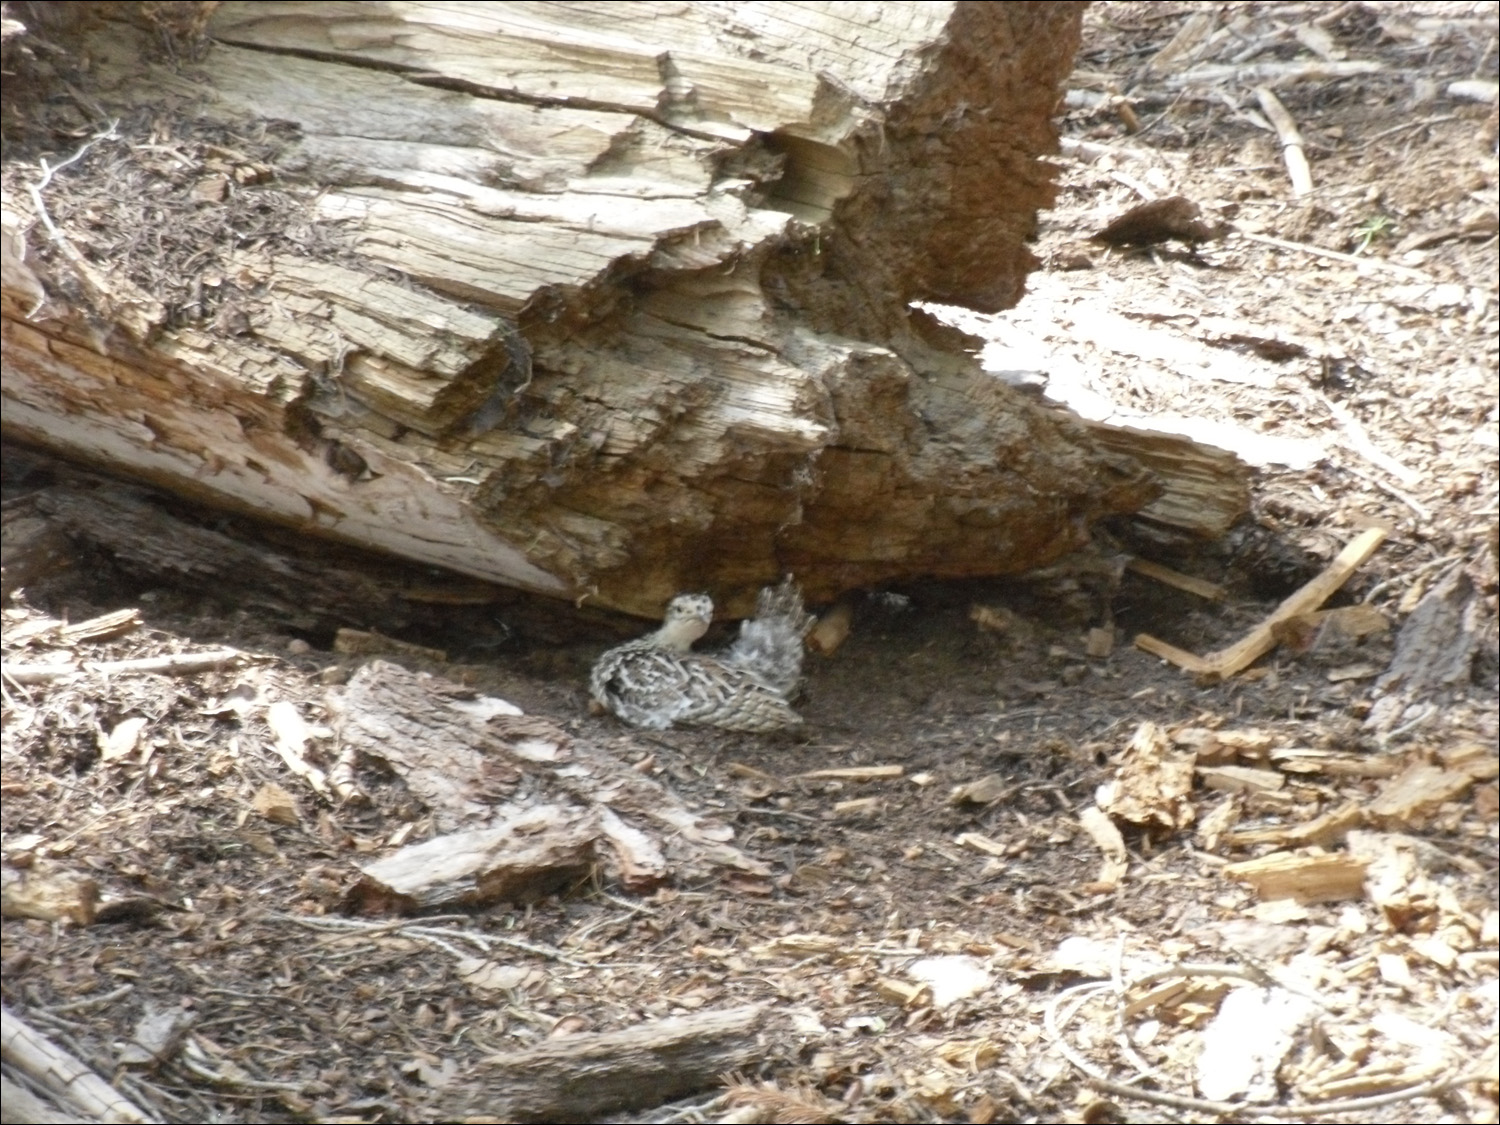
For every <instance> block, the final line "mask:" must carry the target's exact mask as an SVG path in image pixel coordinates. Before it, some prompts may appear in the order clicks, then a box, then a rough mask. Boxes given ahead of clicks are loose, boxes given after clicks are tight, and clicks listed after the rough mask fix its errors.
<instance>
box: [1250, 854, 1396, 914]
mask: <svg viewBox="0 0 1500 1125" xmlns="http://www.w3.org/2000/svg"><path fill="white" fill-rule="evenodd" d="M1369 866H1370V865H1369V862H1368V861H1366V860H1362V859H1356V858H1355V857H1354V856H1351V855H1345V854H1337V853H1325V854H1318V853H1306V852H1273V853H1272V854H1270V855H1266V856H1261V857H1260V858H1258V859H1249V860H1245V861H1244V862H1243V863H1231V864H1228V865H1227V866H1226V867H1225V868H1224V875H1225V876H1226V877H1227V878H1230V879H1234V880H1236V881H1238V882H1241V883H1249V884H1250V885H1251V886H1252V887H1254V888H1255V893H1256V894H1257V895H1259V896H1260V898H1261V899H1263V900H1271V899H1279V898H1290V899H1295V900H1296V901H1297V902H1300V903H1303V904H1306V903H1310V902H1341V901H1343V900H1345V899H1354V898H1360V897H1361V896H1363V894H1364V886H1365V872H1366V870H1368V868H1369Z"/></svg>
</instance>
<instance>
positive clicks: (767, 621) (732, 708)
mask: <svg viewBox="0 0 1500 1125" xmlns="http://www.w3.org/2000/svg"><path fill="white" fill-rule="evenodd" d="M712 618H713V602H712V601H711V600H710V599H709V598H708V596H707V595H705V594H679V595H678V596H677V597H675V598H673V599H672V601H671V602H670V603H669V604H668V606H667V612H666V615H665V617H664V619H663V621H662V626H661V628H660V629H658V630H656V631H655V632H654V633H650V634H648V635H647V636H644V637H641V638H640V639H639V640H634V641H630V642H629V643H627V644H623V645H620V646H619V647H617V648H612V649H610V650H609V651H608V652H606V653H605V654H604V655H603V656H601V657H600V658H599V659H598V661H597V662H596V663H595V664H594V668H593V671H592V673H591V674H590V676H589V691H590V694H591V695H592V697H593V700H594V702H595V703H596V704H598V705H599V706H601V707H603V708H605V709H606V710H609V711H612V712H613V713H614V714H616V715H618V716H619V717H620V718H621V719H623V720H625V722H627V723H630V724H631V725H632V726H638V727H644V728H646V729H647V730H666V729H667V728H668V727H671V726H706V727H719V728H721V729H723V730H740V731H773V730H782V729H784V728H786V727H791V726H796V725H797V724H799V723H801V722H802V717H801V716H800V715H798V714H797V713H796V712H795V711H793V710H792V708H791V706H790V704H789V703H788V699H789V698H790V697H791V695H792V694H793V693H794V692H795V690H796V688H797V685H798V683H799V682H800V681H801V678H802V654H803V651H804V649H803V637H805V636H806V635H807V631H808V630H809V629H810V628H811V627H812V623H813V618H812V615H811V614H809V613H807V612H806V610H805V609H804V608H803V606H802V594H801V592H800V591H799V590H798V589H797V587H796V584H795V583H793V582H792V580H791V579H790V578H788V579H787V580H786V581H785V582H783V583H782V584H781V585H780V586H775V587H767V588H766V589H764V590H762V591H761V592H760V597H759V598H758V599H757V603H756V613H755V616H754V617H752V618H749V619H747V620H745V621H744V622H742V623H741V625H740V635H739V636H738V637H737V638H736V639H735V642H734V644H732V645H730V646H729V648H728V649H726V650H725V651H724V652H722V653H718V654H714V655H710V654H707V653H699V652H693V651H692V645H693V642H695V641H696V640H698V638H699V637H701V636H703V634H704V633H705V632H706V631H707V629H708V626H709V622H710V621H711V620H712Z"/></svg>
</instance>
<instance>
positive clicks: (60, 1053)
mask: <svg viewBox="0 0 1500 1125" xmlns="http://www.w3.org/2000/svg"><path fill="white" fill-rule="evenodd" d="M0 1042H3V1045H4V1053H5V1061H6V1063H7V1064H8V1065H10V1066H14V1067H15V1068H16V1070H17V1071H19V1072H20V1073H21V1074H24V1075H25V1076H26V1077H27V1078H28V1079H30V1080H31V1081H32V1082H34V1083H36V1084H37V1085H38V1086H39V1087H40V1088H41V1089H43V1090H45V1091H47V1093H48V1094H50V1095H51V1096H52V1098H53V1099H54V1101H56V1103H57V1104H58V1105H59V1106H60V1107H63V1108H64V1109H67V1110H72V1111H74V1112H75V1113H78V1112H81V1113H83V1114H85V1115H87V1116H89V1117H92V1118H95V1119H97V1120H100V1121H121V1122H147V1121H153V1120H155V1119H154V1118H152V1117H151V1116H150V1115H148V1114H147V1113H146V1112H145V1111H144V1110H142V1109H140V1108H139V1107H137V1106H135V1105H133V1104H132V1103H131V1102H130V1101H129V1100H128V1099H127V1098H126V1097H125V1096H124V1095H123V1094H121V1093H120V1092H119V1091H118V1090H116V1089H114V1087H112V1086H111V1085H110V1084H109V1083H108V1082H106V1081H104V1079H102V1078H100V1077H99V1076H98V1075H97V1074H95V1073H94V1072H93V1071H92V1070H90V1069H89V1068H88V1067H87V1066H85V1065H84V1064H83V1063H82V1062H80V1061H79V1060H78V1059H77V1058H76V1057H74V1056H73V1055H71V1054H69V1053H68V1052H67V1051H65V1050H63V1049H62V1048H61V1047H59V1046H57V1044H55V1043H53V1042H52V1041H51V1040H50V1039H48V1038H47V1037H46V1036H45V1035H42V1034H41V1033H39V1032H37V1031H35V1030H33V1029H32V1028H31V1027H30V1026H29V1025H28V1024H27V1023H26V1021H25V1020H23V1019H22V1018H21V1017H20V1016H18V1015H16V1013H14V1012H12V1011H11V1010H10V1007H9V1005H5V1006H3V1007H0Z"/></svg>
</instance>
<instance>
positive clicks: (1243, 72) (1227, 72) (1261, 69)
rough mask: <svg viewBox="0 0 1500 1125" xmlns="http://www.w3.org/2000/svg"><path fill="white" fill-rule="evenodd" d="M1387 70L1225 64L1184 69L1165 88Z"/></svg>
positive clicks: (1353, 65)
mask: <svg viewBox="0 0 1500 1125" xmlns="http://www.w3.org/2000/svg"><path fill="white" fill-rule="evenodd" d="M1383 70H1385V66H1384V64H1382V63H1378V62H1363V61H1358V60H1351V61H1349V62H1323V61H1322V60H1318V61H1307V62H1266V63H1257V64H1256V65H1254V66H1235V65H1233V64H1225V63H1211V64H1208V65H1206V66H1195V67H1193V69H1192V70H1184V71H1182V72H1181V73H1178V74H1172V75H1168V76H1167V77H1166V78H1163V79H1162V85H1164V86H1166V87H1168V88H1169V89H1175V88H1177V87H1179V86H1197V85H1207V86H1217V85H1218V84H1219V83H1221V82H1226V81H1230V82H1244V83H1251V82H1254V83H1257V84H1264V83H1268V82H1277V83H1280V82H1296V81H1300V80H1303V79H1307V80H1310V81H1320V82H1321V81H1327V80H1330V79H1337V78H1353V77H1355V76H1357V75H1360V74H1379V73H1380V72H1381V71H1383Z"/></svg>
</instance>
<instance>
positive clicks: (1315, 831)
mask: <svg viewBox="0 0 1500 1125" xmlns="http://www.w3.org/2000/svg"><path fill="white" fill-rule="evenodd" d="M1364 818H1365V814H1364V807H1363V806H1362V805H1361V804H1360V803H1359V802H1358V801H1348V802H1345V803H1344V804H1342V805H1340V806H1339V807H1338V808H1336V809H1331V810H1330V811H1328V812H1326V813H1323V814H1322V815H1321V816H1316V817H1314V818H1313V819H1312V820H1308V821H1303V822H1302V823H1301V824H1285V825H1276V826H1275V827H1273V828H1246V829H1241V830H1240V831H1238V832H1229V833H1227V834H1226V835H1225V837H1224V840H1225V843H1227V844H1228V845H1229V846H1230V847H1232V848H1253V847H1261V846H1263V845H1266V844H1274V845H1277V846H1280V847H1284V848H1300V847H1307V846H1309V845H1313V844H1316V845H1318V846H1320V847H1327V846H1328V845H1330V844H1334V843H1337V842H1338V841H1340V840H1342V839H1343V838H1344V837H1345V836H1346V835H1348V834H1349V832H1350V831H1351V830H1352V829H1355V828H1358V827H1359V826H1360V825H1362V824H1363V823H1364Z"/></svg>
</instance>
